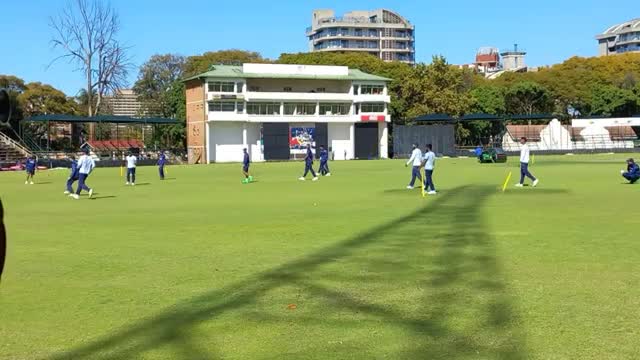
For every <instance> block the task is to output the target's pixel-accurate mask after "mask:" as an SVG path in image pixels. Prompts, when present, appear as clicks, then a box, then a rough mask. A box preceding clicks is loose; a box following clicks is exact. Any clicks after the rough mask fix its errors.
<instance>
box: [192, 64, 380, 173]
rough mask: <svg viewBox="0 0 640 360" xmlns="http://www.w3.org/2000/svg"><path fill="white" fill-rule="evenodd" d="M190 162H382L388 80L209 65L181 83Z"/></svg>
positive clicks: (297, 68)
mask: <svg viewBox="0 0 640 360" xmlns="http://www.w3.org/2000/svg"><path fill="white" fill-rule="evenodd" d="M185 82H186V87H187V126H188V127H189V130H188V131H189V133H188V140H187V142H188V148H189V161H190V162H191V163H213V162H239V161H242V158H243V152H242V149H244V148H246V149H248V151H249V154H250V156H251V160H252V161H254V162H259V161H266V160H288V159H296V158H299V157H300V156H302V154H303V153H304V149H305V148H306V146H307V144H311V145H312V146H313V147H314V148H318V147H319V146H324V147H325V148H328V149H329V150H330V152H331V157H332V158H333V160H350V159H362V158H386V157H387V156H388V155H387V154H388V148H387V147H388V145H387V144H388V130H387V124H388V123H389V122H390V120H391V118H390V116H389V111H388V106H389V103H390V96H389V94H388V86H387V84H388V82H389V79H386V78H382V77H378V76H375V75H371V74H366V73H364V72H361V71H359V70H354V69H349V68H347V67H343V66H316V65H280V64H244V65H242V66H229V65H215V66H213V67H212V68H211V69H210V70H209V71H208V72H206V73H203V74H200V75H197V76H195V77H192V78H190V79H187V80H185Z"/></svg>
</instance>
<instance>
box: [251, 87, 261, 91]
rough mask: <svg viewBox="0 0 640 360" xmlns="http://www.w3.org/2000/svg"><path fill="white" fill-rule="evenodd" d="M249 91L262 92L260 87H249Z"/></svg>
mask: <svg viewBox="0 0 640 360" xmlns="http://www.w3.org/2000/svg"><path fill="white" fill-rule="evenodd" d="M249 91H253V92H257V91H260V86H249Z"/></svg>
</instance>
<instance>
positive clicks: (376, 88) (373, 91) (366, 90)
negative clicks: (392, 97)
mask: <svg viewBox="0 0 640 360" xmlns="http://www.w3.org/2000/svg"><path fill="white" fill-rule="evenodd" d="M360 93H361V94H362V95H382V94H383V93H384V85H362V86H361V89H360Z"/></svg>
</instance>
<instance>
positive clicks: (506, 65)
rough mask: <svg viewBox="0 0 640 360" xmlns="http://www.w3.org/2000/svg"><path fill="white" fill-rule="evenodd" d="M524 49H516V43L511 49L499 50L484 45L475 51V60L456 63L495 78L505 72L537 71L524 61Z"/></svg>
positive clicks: (460, 66)
mask: <svg viewBox="0 0 640 360" xmlns="http://www.w3.org/2000/svg"><path fill="white" fill-rule="evenodd" d="M526 55H527V53H526V52H525V51H522V50H519V49H518V44H515V45H514V46H513V49H512V50H508V51H503V52H500V50H498V48H495V47H490V46H485V47H481V48H480V49H478V51H477V52H476V60H475V61H474V62H473V63H472V64H464V65H457V66H458V67H459V68H461V69H473V70H475V71H477V72H479V73H481V74H484V75H485V77H487V78H489V79H495V78H497V77H499V76H500V75H502V74H504V73H505V72H528V71H537V68H529V67H527V65H526V62H525V56H526Z"/></svg>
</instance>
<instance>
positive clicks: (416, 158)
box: [404, 144, 422, 190]
mask: <svg viewBox="0 0 640 360" xmlns="http://www.w3.org/2000/svg"><path fill="white" fill-rule="evenodd" d="M409 164H412V166H413V167H412V169H411V182H410V183H409V185H407V189H409V190H413V186H414V185H415V183H416V179H420V183H422V176H421V175H420V166H421V165H422V151H420V148H419V147H418V144H413V151H411V157H410V158H409V161H407V163H406V164H405V165H404V166H405V167H407V166H409Z"/></svg>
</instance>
